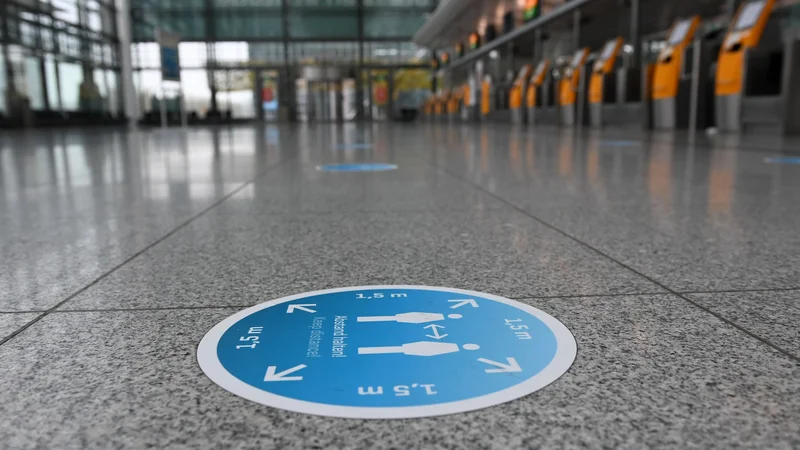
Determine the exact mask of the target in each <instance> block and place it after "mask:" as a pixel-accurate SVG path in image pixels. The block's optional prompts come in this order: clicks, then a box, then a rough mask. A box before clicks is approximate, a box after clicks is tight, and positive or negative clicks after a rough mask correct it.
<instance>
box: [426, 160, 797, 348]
mask: <svg viewBox="0 0 800 450" xmlns="http://www.w3.org/2000/svg"><path fill="white" fill-rule="evenodd" d="M423 159H424V158H423ZM431 164H432V165H434V166H435V167H437V168H438V169H439V170H441V171H443V172H444V173H446V174H448V175H450V176H452V177H453V178H455V179H458V180H461V181H462V182H464V183H465V184H467V185H470V186H472V187H473V188H474V189H478V190H480V191H482V192H484V193H486V194H487V195H490V196H492V197H494V198H496V199H497V200H499V201H501V202H503V203H505V204H507V205H508V206H509V207H511V208H513V209H514V210H516V211H518V212H520V213H521V214H524V215H526V216H528V217H530V218H531V219H533V220H534V221H536V222H538V223H540V224H541V225H543V226H545V227H547V228H549V229H551V230H553V231H555V232H557V233H559V234H561V235H562V236H564V237H566V238H568V239H570V240H572V241H574V242H576V243H578V244H580V245H582V246H584V247H586V248H588V249H590V250H592V251H593V252H595V253H597V254H598V255H600V256H603V257H605V258H606V259H609V260H611V261H613V262H614V263H616V264H617V265H619V266H621V267H623V268H625V269H627V270H628V271H630V272H632V273H634V274H635V275H638V276H639V277H641V278H643V279H645V280H647V281H649V282H650V283H652V284H654V285H656V286H658V287H660V288H662V289H664V290H665V291H667V292H668V293H670V294H673V295H675V296H677V297H680V298H681V299H683V300H684V301H686V302H688V303H690V304H692V305H694V306H695V307H696V308H698V309H700V310H702V311H704V312H706V313H707V314H710V315H712V316H714V317H716V318H717V319H718V320H720V321H722V322H723V323H725V324H727V325H729V326H731V327H733V328H735V329H737V330H739V331H740V332H742V333H744V334H746V335H748V336H750V337H752V338H754V339H756V340H758V341H760V342H762V343H763V344H765V345H768V346H769V347H772V348H773V349H774V350H776V351H778V352H780V353H782V354H783V355H785V356H787V357H789V358H791V359H793V360H795V361H800V356H798V355H795V354H794V353H792V352H790V351H788V350H786V349H784V348H782V347H780V346H779V345H777V344H775V343H773V342H772V341H770V340H769V339H767V338H764V337H762V336H759V335H757V334H755V333H753V332H751V331H750V330H748V329H746V328H744V327H742V326H741V325H739V324H737V323H736V322H733V321H732V320H729V319H727V318H726V317H724V316H722V315H720V314H718V313H716V312H714V311H712V310H710V309H709V308H707V307H705V306H703V305H701V304H699V303H697V302H696V301H694V300H692V299H690V298H688V297H686V296H684V295H681V294H680V293H679V292H677V291H675V290H673V289H671V288H670V287H668V286H666V285H665V284H663V283H661V282H658V281H656V280H655V279H653V278H652V277H650V276H648V275H645V274H644V273H642V272H640V271H638V270H636V269H634V268H633V267H631V266H629V265H628V264H625V263H623V262H621V261H619V260H617V259H616V258H614V257H612V256H610V255H608V254H606V253H605V252H603V251H602V250H600V249H598V248H596V247H594V246H592V245H591V244H589V243H587V242H584V241H582V240H581V239H578V238H576V237H574V236H572V235H571V234H569V233H567V232H565V231H563V230H561V229H560V228H558V227H556V226H554V225H552V224H550V223H549V222H547V221H545V220H542V219H540V218H538V217H536V216H534V215H533V214H531V213H530V212H528V211H527V210H525V209H523V208H521V207H519V206H517V205H516V204H514V203H513V202H511V201H509V200H506V199H505V198H503V197H500V196H499V195H497V194H495V193H493V192H491V191H489V190H488V189H486V188H484V187H483V186H481V185H479V184H477V183H473V182H472V181H470V180H468V179H465V178H463V177H461V176H459V175H457V174H454V173H452V172H450V171H449V170H447V169H444V168H441V167H440V166H438V165H436V164H434V163H431Z"/></svg>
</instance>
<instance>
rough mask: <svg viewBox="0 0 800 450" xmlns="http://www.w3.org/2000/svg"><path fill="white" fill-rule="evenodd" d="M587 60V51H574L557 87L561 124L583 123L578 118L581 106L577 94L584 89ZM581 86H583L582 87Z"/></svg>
mask: <svg viewBox="0 0 800 450" xmlns="http://www.w3.org/2000/svg"><path fill="white" fill-rule="evenodd" d="M588 58H589V49H588V48H582V49H580V50H578V51H576V52H575V53H574V54H573V56H572V60H571V61H570V63H569V65H568V66H567V68H566V69H565V70H564V74H563V75H562V77H561V81H560V82H559V86H558V105H559V107H560V108H561V121H562V124H564V125H567V126H574V125H576V124H582V123H583V117H578V116H579V115H582V114H580V110H582V109H583V108H582V105H580V104H579V101H580V100H581V98H582V96H580V95H579V94H580V93H581V91H582V90H583V89H584V87H585V84H586V81H585V80H586V74H584V72H585V67H584V66H585V65H586V60H587V59H588ZM582 84H583V85H584V86H582Z"/></svg>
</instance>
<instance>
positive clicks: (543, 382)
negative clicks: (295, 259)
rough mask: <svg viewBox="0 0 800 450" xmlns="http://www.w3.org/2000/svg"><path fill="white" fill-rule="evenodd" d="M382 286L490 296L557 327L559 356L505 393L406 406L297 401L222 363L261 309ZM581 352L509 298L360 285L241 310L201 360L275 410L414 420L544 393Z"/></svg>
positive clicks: (204, 348) (203, 347) (206, 342)
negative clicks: (239, 325) (222, 354)
mask: <svg viewBox="0 0 800 450" xmlns="http://www.w3.org/2000/svg"><path fill="white" fill-rule="evenodd" d="M379 289H417V290H426V291H445V292H452V293H454V294H463V295H468V296H478V297H483V298H486V299H489V300H494V301H496V302H500V303H505V304H507V305H511V306H513V307H515V308H518V309H521V310H523V311H525V312H527V313H529V314H531V315H533V316H535V317H536V318H537V319H539V320H541V321H542V322H544V323H545V325H547V326H548V327H549V328H550V330H552V331H553V334H554V335H555V337H556V342H557V347H556V348H557V349H556V354H555V356H554V357H553V360H552V361H550V364H548V365H547V366H546V367H545V368H544V369H543V370H542V371H540V372H539V373H537V374H536V375H534V376H532V377H531V378H528V379H527V380H525V381H523V382H521V383H519V384H516V385H514V386H511V387H508V388H506V389H503V390H501V391H497V392H493V393H491V394H486V395H482V396H480V397H474V398H469V399H466V400H458V401H454V402H447V403H440V404H437V405H424V406H400V407H396V406H391V407H362V406H339V405H330V404H326V403H315V402H309V401H305V400H297V399H293V398H289V397H284V396H281V395H276V394H272V393H270V392H267V391H263V390H261V389H258V388H256V387H253V386H251V385H249V384H247V383H245V382H243V381H241V380H240V379H238V378H236V377H235V376H233V375H232V374H231V373H230V372H228V371H227V370H226V369H225V368H224V367H223V366H222V363H220V361H219V358H218V357H217V344H219V340H220V338H222V335H223V334H224V333H225V332H226V331H228V328H230V327H231V326H233V325H234V324H236V322H238V321H239V320H241V319H243V318H245V317H247V316H249V315H250V314H253V313H255V312H257V311H261V310H262V309H266V308H270V307H273V306H275V305H279V304H281V303H286V302H291V301H293V300H298V299H302V298H306V297H311V296H315V295H321V294H333V293H337V292H348V291H363V290H379ZM577 351H578V346H577V344H576V343H575V337H574V336H573V335H572V333H571V332H570V331H569V329H567V327H566V326H565V325H564V324H563V323H561V322H559V321H558V320H557V319H556V318H554V317H553V316H551V315H549V314H547V313H546V312H544V311H541V310H539V309H536V308H534V307H532V306H529V305H526V304H524V303H521V302H517V301H514V300H510V299H507V298H504V297H499V296H497V295H491V294H486V293H483V292H477V291H468V290H463V289H453V288H444V287H432V286H406V285H396V286H354V287H346V288H336V289H326V290H321V291H313V292H305V293H302V294H297V295H291V296H289V297H283V298H279V299H277V300H271V301H268V302H265V303H261V304H258V305H255V306H252V307H250V308H247V309H245V310H243V311H239V312H238V313H236V314H234V315H232V316H230V317H228V318H226V319H225V320H223V321H222V322H220V323H218V324H217V325H215V326H214V328H212V329H211V330H210V331H209V332H208V333H206V335H205V336H204V337H203V339H202V340H201V341H200V345H199V346H198V347H197V362H198V363H199V364H200V368H201V369H202V370H203V372H205V374H206V376H208V377H209V378H210V379H211V380H212V381H213V382H214V383H216V384H218V385H219V386H220V387H222V388H223V389H225V390H227V391H229V392H231V393H233V394H236V395H238V396H239V397H244V398H246V399H248V400H251V401H254V402H256V403H261V404H262V405H267V406H271V407H273V408H280V409H285V410H288V411H294V412H299V413H304V414H312V415H317V416H328V417H343V418H349V419H409V418H416V417H432V416H441V415H446V414H455V413H460V412H466V411H474V410H476V409H482V408H487V407H489V406H495V405H499V404H501V403H506V402H510V401H512V400H516V399H518V398H520V397H524V396H526V395H528V394H531V393H533V392H536V391H538V390H539V389H542V388H543V387H545V386H547V385H548V384H550V383H552V382H553V381H555V380H557V379H558V378H559V377H561V375H563V374H564V373H566V372H567V370H569V368H570V366H572V363H573V362H574V361H575V356H576V354H577Z"/></svg>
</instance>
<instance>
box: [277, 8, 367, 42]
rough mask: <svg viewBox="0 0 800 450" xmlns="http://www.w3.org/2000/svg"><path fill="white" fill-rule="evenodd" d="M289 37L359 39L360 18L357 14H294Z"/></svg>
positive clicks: (291, 17)
mask: <svg viewBox="0 0 800 450" xmlns="http://www.w3.org/2000/svg"><path fill="white" fill-rule="evenodd" d="M289 37H291V38H299V39H309V38H312V39H313V38H316V39H323V38H329V39H341V38H358V16H357V15H356V14H333V13H323V12H308V13H298V12H292V15H290V16H289Z"/></svg>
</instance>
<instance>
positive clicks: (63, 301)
mask: <svg viewBox="0 0 800 450" xmlns="http://www.w3.org/2000/svg"><path fill="white" fill-rule="evenodd" d="M294 158H295V156H294V155H293V156H291V157H289V158H287V159H285V160H283V161H280V162H278V163H276V164H273V165H271V166H269V167H267V168H266V169H264V170H262V171H261V172H259V173H257V174H256V175H255V176H253V177H252V178H251V179H249V180H247V181H245V182H244V183H242V184H241V185H240V186H239V187H237V188H236V189H234V190H232V191H231V192H229V193H227V194H225V196H223V197H222V198H220V199H218V200H216V201H215V202H213V203H211V204H210V205H209V206H207V207H206V208H205V209H203V210H202V211H200V212H199V213H197V214H195V215H194V216H192V217H190V218H189V219H187V220H186V221H184V222H183V223H181V224H180V225H178V226H177V227H175V228H173V229H172V230H171V231H169V232H168V233H167V234H165V235H164V236H161V237H160V238H158V239H157V240H155V241H153V242H151V243H150V244H148V245H146V246H145V247H144V248H142V249H141V250H139V251H138V252H136V253H134V254H133V255H131V256H129V257H128V258H126V259H125V260H124V261H122V262H121V263H119V264H117V265H116V266H114V267H112V268H111V269H109V270H107V271H106V272H104V273H103V274H102V275H100V276H99V277H97V278H95V279H94V281H92V282H90V283H89V284H87V285H85V286H83V287H82V288H80V289H78V290H77V291H75V292H73V293H72V294H70V295H69V296H67V298H65V299H64V300H61V301H60V302H58V303H57V304H55V305H54V306H53V307H51V308H50V309H48V310H46V311H44V312H43V313H42V314H40V315H39V316H37V317H36V318H35V319H33V320H31V321H30V322H28V323H26V324H25V325H23V326H22V327H20V328H18V329H17V330H16V331H14V332H13V333H11V334H10V335H8V336H6V337H5V338H3V339H2V340H0V346H1V345H3V344H5V343H6V342H8V341H10V340H11V339H13V338H14V337H16V336H17V335H19V334H20V333H22V332H23V331H25V330H27V329H28V328H29V327H30V326H32V325H33V324H35V323H36V322H38V321H40V320H42V319H43V318H44V317H45V316H47V315H49V314H51V313H52V312H53V311H55V310H56V309H58V308H60V307H61V306H62V305H64V304H65V303H67V302H68V301H70V300H72V299H73V298H75V297H77V296H78V295H80V294H82V293H83V292H85V291H86V290H87V289H89V288H90V287H92V286H94V285H95V284H97V283H99V282H100V281H101V280H103V279H104V278H106V277H107V276H109V275H111V274H112V273H114V272H116V271H117V270H119V269H120V268H121V267H123V266H125V265H126V264H128V263H129V262H131V261H133V260H134V259H136V258H138V257H139V256H141V255H142V254H143V253H145V252H147V251H148V250H150V249H151V248H153V247H155V246H156V245H158V244H160V243H162V242H164V241H165V240H167V239H168V238H169V237H170V236H172V235H174V234H175V233H177V232H178V231H180V230H182V229H183V228H185V227H187V226H188V225H189V224H191V223H192V222H194V221H195V220H197V219H199V218H200V217H202V216H204V215H206V214H207V213H208V212H209V211H211V210H212V209H214V208H216V207H217V206H219V205H221V204H222V203H223V202H225V201H226V200H228V199H229V198H231V197H233V196H234V195H236V194H238V193H239V192H240V191H241V190H242V189H244V188H246V187H247V186H249V185H250V184H252V183H253V182H254V181H255V180H257V179H259V178H260V177H262V176H264V175H266V174H267V173H268V172H269V171H271V170H273V169H275V168H277V167H280V166H282V165H283V164H285V163H287V162H289V161H291V160H293V159H294Z"/></svg>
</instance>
